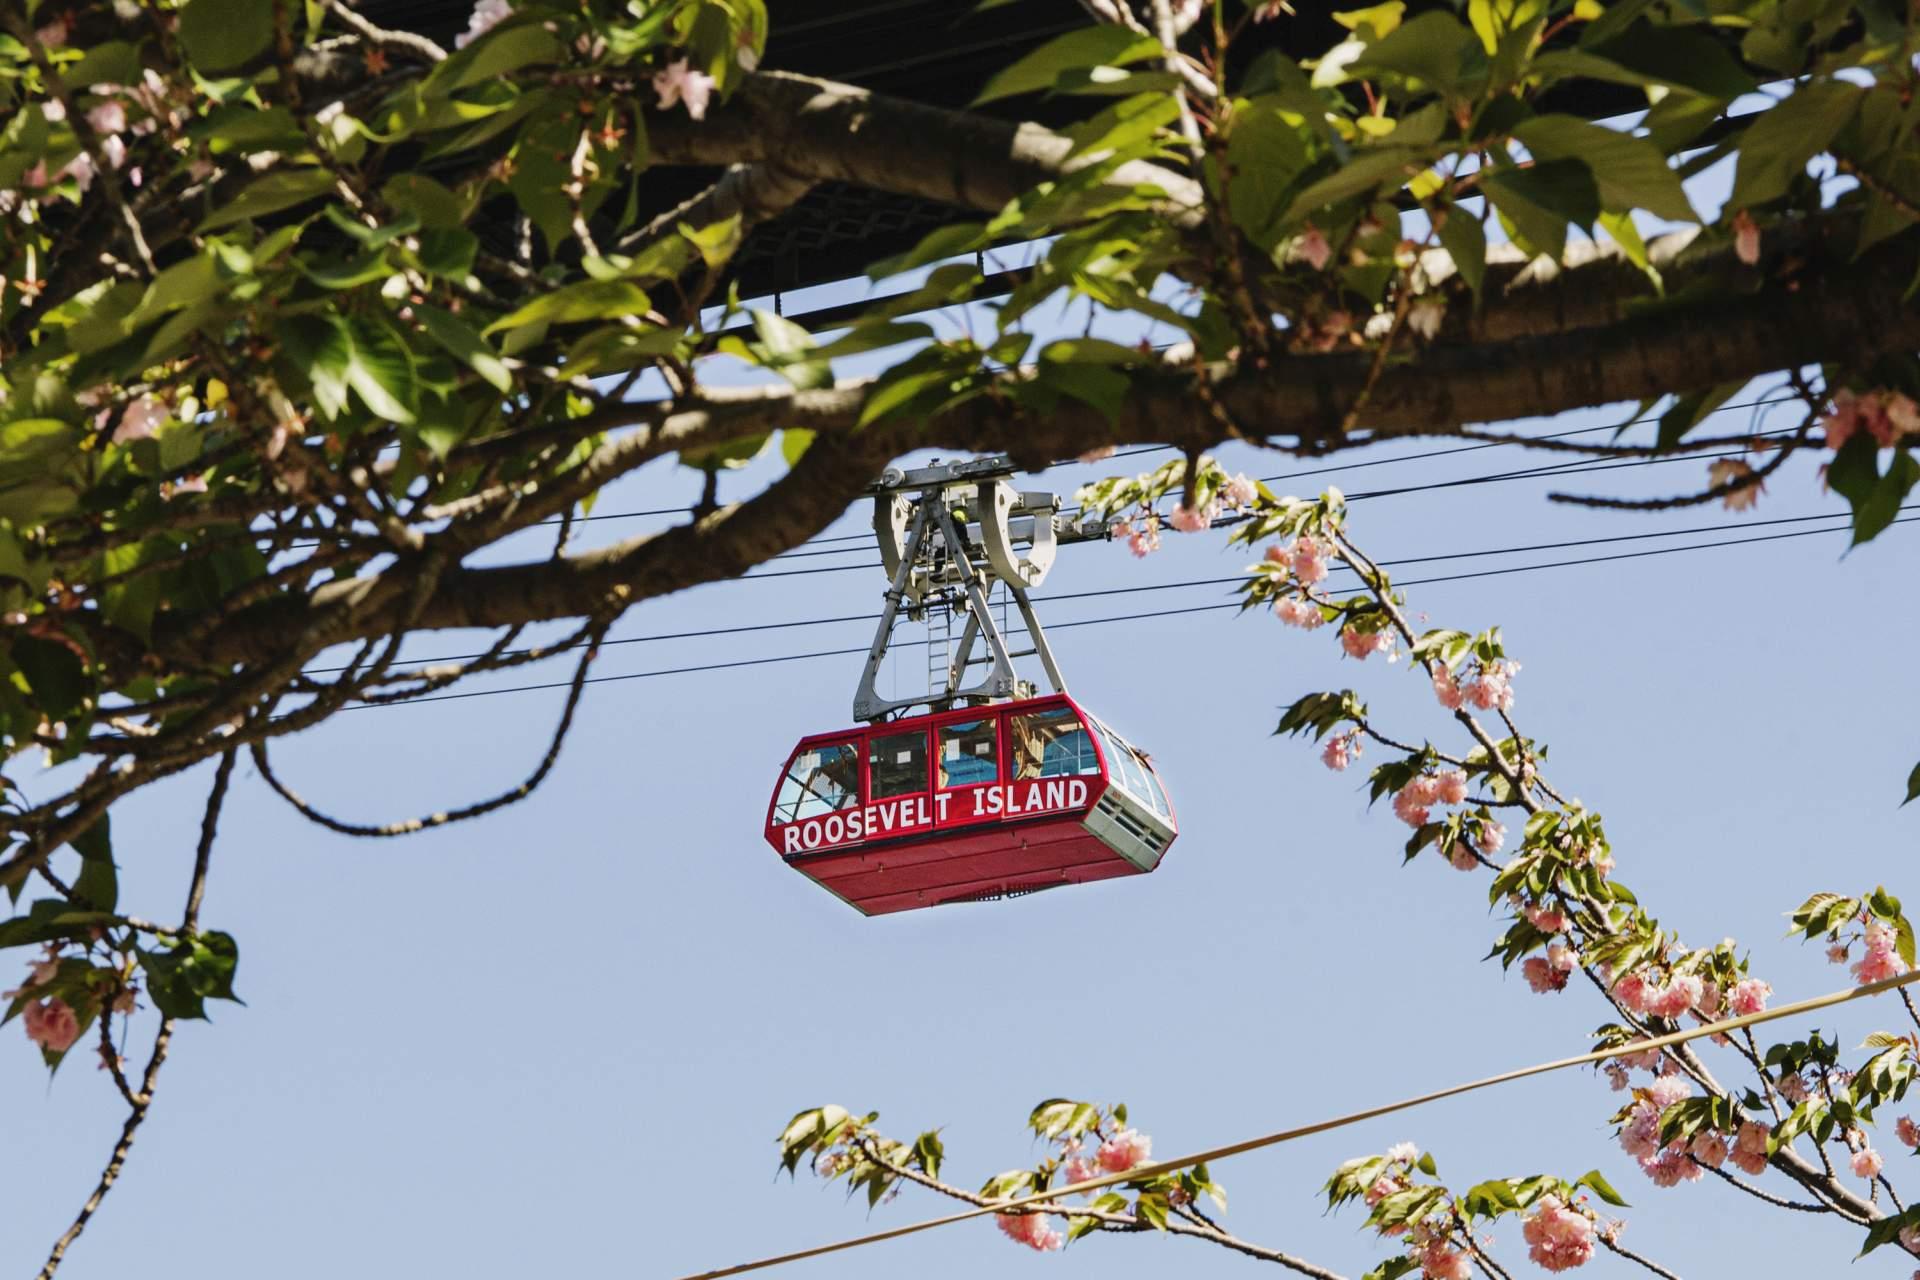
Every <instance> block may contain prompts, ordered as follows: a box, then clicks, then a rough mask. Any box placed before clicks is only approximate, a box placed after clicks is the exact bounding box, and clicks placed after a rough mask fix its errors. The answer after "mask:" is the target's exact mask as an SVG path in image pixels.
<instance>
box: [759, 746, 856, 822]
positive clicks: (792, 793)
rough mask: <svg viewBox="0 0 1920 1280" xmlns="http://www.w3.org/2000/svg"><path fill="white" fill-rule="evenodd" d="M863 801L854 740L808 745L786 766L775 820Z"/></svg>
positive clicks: (814, 814)
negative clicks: (815, 745)
mask: <svg viewBox="0 0 1920 1280" xmlns="http://www.w3.org/2000/svg"><path fill="white" fill-rule="evenodd" d="M859 802H860V757H859V756H858V755H856V754H855V753H854V749H853V746H852V744H851V743H845V742H836V743H832V744H830V745H828V746H824V747H808V748H807V749H806V750H804V751H802V752H801V753H800V754H799V755H797V756H795V757H794V758H793V763H792V764H791V765H789V766H787V776H786V778H785V779H783V780H782V781H781V783H780V795H779V798H778V799H776V800H775V801H774V805H773V820H774V821H775V822H776V823H781V822H800V821H803V820H804V819H807V818H817V817H819V816H820V815H821V814H823V813H832V812H833V811H834V810H836V809H850V808H852V807H853V806H854V805H856V804H858V803H859Z"/></svg>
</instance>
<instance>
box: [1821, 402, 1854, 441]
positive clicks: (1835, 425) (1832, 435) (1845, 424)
mask: <svg viewBox="0 0 1920 1280" xmlns="http://www.w3.org/2000/svg"><path fill="white" fill-rule="evenodd" d="M1820 428H1821V430H1822V431H1823V432H1825V434H1826V437H1827V447H1828V448H1829V449H1836V450H1837V449H1841V448H1844V447H1845V446H1846V443H1847V441H1849V440H1851V439H1852V438H1853V433H1854V432H1855V431H1857V430H1859V429H1860V405H1859V401H1858V399H1857V398H1856V397H1855V396H1854V394H1853V392H1851V391H1849V390H1848V389H1847V388H1845V387H1842V388H1840V389H1839V390H1838V391H1836V392H1834V393H1833V407H1832V408H1830V409H1828V410H1827V413H1826V416H1825V417H1823V418H1821V419H1820Z"/></svg>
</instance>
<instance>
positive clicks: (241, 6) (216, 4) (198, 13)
mask: <svg viewBox="0 0 1920 1280" xmlns="http://www.w3.org/2000/svg"><path fill="white" fill-rule="evenodd" d="M273 11H274V5H273V4H271V3H268V0H191V3H189V4H188V5H187V7H186V8H184V9H182V10H181V11H180V42H181V43H182V44H184V45H185V46H186V48H187V56H188V57H190V58H192V59H193V61H194V64H195V65H196V66H197V67H198V69H199V70H201V71H225V70H228V69H229V68H232V67H237V66H239V65H240V64H241V63H243V62H245V61H246V60H247V59H249V58H251V57H253V56H254V55H255V54H257V53H259V52H260V51H261V50H262V49H265V48H266V47H267V45H268V44H269V43H270V42H271V41H272V40H273Z"/></svg>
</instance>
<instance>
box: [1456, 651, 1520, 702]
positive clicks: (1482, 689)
mask: <svg viewBox="0 0 1920 1280" xmlns="http://www.w3.org/2000/svg"><path fill="white" fill-rule="evenodd" d="M1519 670H1520V665H1519V664H1518V663H1515V662H1508V661H1506V660H1505V659H1501V660H1499V661H1496V662H1492V663H1488V664H1486V665H1483V666H1482V667H1481V668H1480V669H1479V670H1478V671H1477V672H1476V673H1475V675H1474V679H1473V683H1472V684H1471V685H1470V686H1468V687H1467V698H1468V700H1469V701H1470V702H1472V703H1473V705H1474V706H1476V707H1478V708H1479V709H1480V710H1482V711H1492V710H1493V709H1494V708H1496V707H1498V708H1499V709H1500V710H1502V711H1511V710H1513V677H1514V674H1515V673H1516V672H1518V671H1519Z"/></svg>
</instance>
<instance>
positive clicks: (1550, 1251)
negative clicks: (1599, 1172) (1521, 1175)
mask: <svg viewBox="0 0 1920 1280" xmlns="http://www.w3.org/2000/svg"><path fill="white" fill-rule="evenodd" d="M1595 1231H1596V1228H1595V1226H1594V1221H1593V1219H1592V1217H1590V1216H1589V1215H1587V1214H1585V1213H1582V1212H1580V1210H1578V1209H1576V1208H1574V1207H1573V1206H1571V1205H1569V1204H1568V1203H1567V1202H1566V1201H1564V1200H1562V1199H1561V1198H1560V1197H1559V1196H1554V1195H1547V1196H1542V1197H1540V1200H1539V1202H1538V1203H1537V1204H1536V1205H1535V1206H1534V1212H1533V1213H1532V1215H1530V1216H1529V1217H1528V1218H1527V1219H1526V1221H1525V1223H1524V1224H1523V1225H1522V1226H1521V1228H1520V1233H1521V1234H1522V1235H1523V1236H1524V1237H1526V1241H1527V1256H1528V1257H1529V1258H1532V1259H1533V1260H1534V1261H1535V1262H1537V1263H1539V1264H1540V1265H1541V1266H1542V1267H1544V1268H1546V1269H1547V1270H1548V1271H1571V1270H1573V1269H1574V1268H1575V1267H1581V1266H1585V1265H1586V1264H1587V1263H1588V1262H1590V1261H1591V1260H1592V1259H1593V1248H1594V1235H1595Z"/></svg>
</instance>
